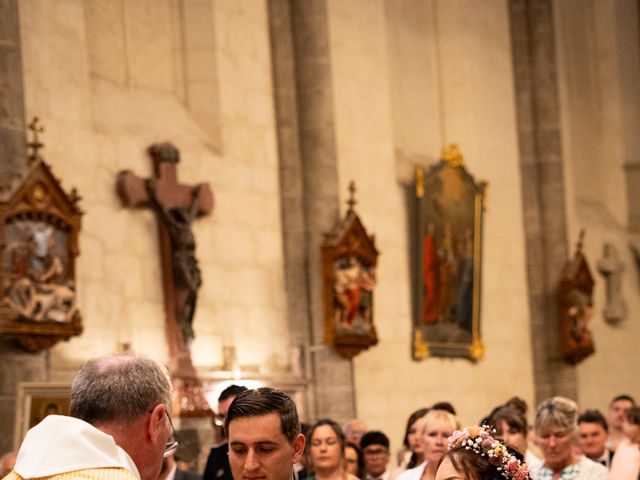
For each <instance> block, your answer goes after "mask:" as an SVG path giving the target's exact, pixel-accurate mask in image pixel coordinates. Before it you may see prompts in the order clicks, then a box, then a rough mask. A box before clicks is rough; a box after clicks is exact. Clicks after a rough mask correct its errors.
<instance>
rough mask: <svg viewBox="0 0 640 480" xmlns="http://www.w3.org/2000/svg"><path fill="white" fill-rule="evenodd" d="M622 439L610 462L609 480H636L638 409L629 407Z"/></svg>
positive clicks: (639, 429)
mask: <svg viewBox="0 0 640 480" xmlns="http://www.w3.org/2000/svg"><path fill="white" fill-rule="evenodd" d="M622 431H623V432H624V435H625V437H626V438H624V439H623V440H622V441H621V442H620V443H619V444H618V448H616V454H615V455H614V456H613V460H612V461H611V471H610V472H609V478H610V479H611V480H637V479H638V478H639V477H638V475H639V474H640V407H631V409H630V410H629V413H627V418H626V420H625V421H624V423H623V424H622Z"/></svg>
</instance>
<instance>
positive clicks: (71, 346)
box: [19, 0, 288, 379]
mask: <svg viewBox="0 0 640 480" xmlns="http://www.w3.org/2000/svg"><path fill="white" fill-rule="evenodd" d="M19 6H20V26H21V36H22V42H23V52H24V58H23V61H24V72H25V73H24V78H25V81H24V83H25V96H26V113H27V117H28V118H30V117H31V116H34V115H38V116H39V117H40V118H41V119H42V121H43V122H44V124H45V126H46V133H45V135H44V143H45V144H46V148H45V150H44V157H45V159H46V160H47V161H48V162H49V163H50V164H51V165H52V166H53V170H54V172H55V173H56V175H58V176H59V177H60V178H61V179H62V182H63V184H64V186H65V187H66V188H67V189H69V188H70V187H71V186H75V187H77V188H78V191H79V192H80V194H81V195H82V197H83V200H82V202H81V206H82V208H83V210H84V211H85V214H84V217H83V229H82V234H81V237H80V249H81V255H80V257H79V260H78V270H77V271H78V295H79V302H80V310H81V311H82V314H83V317H84V327H85V331H84V333H83V335H82V336H81V337H79V338H74V339H72V340H71V341H69V342H68V343H62V344H59V345H58V346H56V347H55V348H54V349H53V350H52V352H51V378H52V379H67V378H69V377H70V375H71V374H72V372H73V370H74V369H75V368H76V367H77V366H78V365H79V364H80V363H81V362H82V360H84V359H86V358H87V357H89V356H93V355H98V354H106V353H113V352H116V351H119V350H120V349H121V346H122V344H124V343H130V344H131V348H132V349H133V350H135V351H137V352H141V353H145V354H147V355H150V356H152V357H154V358H157V359H159V360H166V358H167V349H166V346H165V338H164V328H163V322H164V319H163V300H162V293H161V280H160V266H159V257H158V245H157V233H156V223H155V219H154V216H153V214H152V212H151V211H145V210H126V209H123V208H121V206H120V204H119V201H118V199H117V197H116V194H115V188H114V185H115V179H116V174H117V172H118V171H120V170H122V169H131V170H133V171H134V172H135V173H137V174H138V175H141V176H144V177H148V176H149V175H150V174H151V162H150V160H149V159H148V157H147V155H146V153H145V149H146V148H147V147H148V146H149V145H150V144H152V143H155V142H159V141H170V142H172V143H174V144H175V145H176V146H177V147H178V148H179V149H180V151H181V158H182V160H181V163H180V165H179V168H178V176H179V181H181V182H183V183H187V184H196V183H199V182H208V183H209V184H210V185H211V187H212V189H213V191H214V196H215V202H216V204H215V208H214V211H213V214H212V215H211V216H210V217H207V218H203V219H200V220H198V221H196V222H195V224H194V227H193V228H194V231H195V235H196V239H197V256H198V259H199V262H200V267H201V270H202V276H203V286H202V289H201V291H200V297H199V301H198V310H197V313H196V317H195V319H194V328H195V332H196V340H195V341H194V343H193V345H192V352H193V357H194V362H195V364H196V366H197V367H200V368H201V369H203V370H206V369H211V368H214V367H216V366H220V365H221V364H222V361H223V360H222V347H223V346H226V345H235V346H236V349H237V354H238V360H239V362H240V364H242V365H256V366H257V365H259V366H260V371H261V372H263V373H269V372H277V371H280V370H283V369H284V368H285V367H286V365H287V363H288V353H287V352H288V332H287V323H286V315H285V305H284V304H285V302H284V289H283V272H282V263H283V261H282V244H281V243H282V242H281V224H280V214H279V187H278V179H277V155H276V146H275V134H274V115H273V104H272V91H271V70H270V52H269V39H268V30H267V25H268V23H267V19H266V7H265V4H264V3H263V2H201V1H195V0H188V1H187V0H185V1H176V0H160V1H156V0H153V1H145V0H143V1H135V2H130V1H125V0H116V1H111V0H109V1H94V0H90V1H89V0H88V1H82V0H62V1H59V0H33V1H32V0H25V1H23V2H22V1H21V2H20V4H19ZM194 58H195V59H194ZM196 67H199V68H196ZM265 338H269V341H268V342H265V341H264V339H265Z"/></svg>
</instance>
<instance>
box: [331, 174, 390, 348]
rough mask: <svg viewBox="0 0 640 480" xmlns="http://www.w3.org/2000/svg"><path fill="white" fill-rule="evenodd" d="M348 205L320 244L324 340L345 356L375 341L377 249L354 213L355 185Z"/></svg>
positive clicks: (367, 346) (351, 187)
mask: <svg viewBox="0 0 640 480" xmlns="http://www.w3.org/2000/svg"><path fill="white" fill-rule="evenodd" d="M350 191H351V198H350V200H349V202H348V203H349V209H348V211H347V213H346V215H345V217H344V218H343V219H341V220H340V221H339V222H338V223H337V224H336V226H335V227H334V229H333V230H332V232H331V233H330V234H327V235H326V236H325V242H324V244H323V246H322V263H323V276H324V279H323V280H324V288H323V291H324V314H325V343H327V345H330V346H332V347H333V348H335V349H336V351H337V352H338V353H339V354H340V355H342V356H343V357H345V358H352V357H353V356H354V355H356V354H358V353H359V352H360V351H362V350H364V349H367V348H369V347H370V346H372V345H375V344H376V343H378V337H377V333H376V328H375V325H374V322H373V319H374V314H373V312H374V309H373V307H374V291H375V281H376V264H377V259H378V250H377V249H376V247H375V242H374V239H373V237H371V236H369V235H368V234H367V232H366V230H365V229H364V226H363V225H362V222H361V221H360V218H359V217H358V215H357V214H356V213H355V211H354V209H353V206H354V204H355V200H354V199H353V195H354V193H355V186H354V184H353V182H352V183H351V185H350Z"/></svg>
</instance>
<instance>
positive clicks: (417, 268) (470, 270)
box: [411, 145, 486, 361]
mask: <svg viewBox="0 0 640 480" xmlns="http://www.w3.org/2000/svg"><path fill="white" fill-rule="evenodd" d="M485 187H486V183H485V182H476V181H475V180H474V178H473V177H472V176H471V174H469V172H468V171H467V170H466V168H465V167H464V165H463V159H462V155H461V154H460V152H459V151H458V148H457V147H456V146H455V145H452V146H450V147H448V148H447V149H445V151H444V153H443V158H442V160H440V161H439V162H438V163H437V164H436V165H434V166H432V167H431V168H430V169H429V170H428V171H425V170H424V168H422V167H418V168H417V169H416V183H415V188H414V192H413V203H414V208H413V219H412V220H413V221H412V222H411V223H412V224H413V225H412V230H413V233H412V249H413V255H412V256H411V257H412V259H413V261H412V263H413V265H412V274H413V279H414V281H413V290H414V295H413V297H414V298H413V358H414V359H415V360H423V359H425V358H427V357H429V356H440V357H464V358H468V359H471V360H473V361H476V360H478V359H480V358H481V357H482V355H483V350H484V349H483V344H482V339H481V336H480V298H481V297H480V287H481V271H482V215H483V210H484V198H485Z"/></svg>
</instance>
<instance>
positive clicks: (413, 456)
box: [389, 408, 429, 480]
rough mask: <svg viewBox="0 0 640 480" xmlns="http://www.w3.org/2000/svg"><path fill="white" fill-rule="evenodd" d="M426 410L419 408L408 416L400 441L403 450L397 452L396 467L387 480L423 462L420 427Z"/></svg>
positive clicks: (392, 479) (391, 479)
mask: <svg viewBox="0 0 640 480" xmlns="http://www.w3.org/2000/svg"><path fill="white" fill-rule="evenodd" d="M428 412H429V409H428V408H420V409H418V410H416V411H415V412H413V413H412V414H411V415H409V419H408V420H407V426H406V427H405V430H404V438H403V439H402V445H403V447H404V448H403V450H402V451H401V452H399V456H400V458H399V459H398V466H397V467H396V468H394V469H393V470H392V471H391V475H390V476H389V480H394V479H395V478H397V477H398V475H400V474H401V473H402V472H404V471H405V470H409V469H410V468H414V467H417V466H418V465H420V464H421V463H422V462H424V450H423V448H422V425H423V424H424V416H425V415H426V414H427V413H428Z"/></svg>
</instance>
